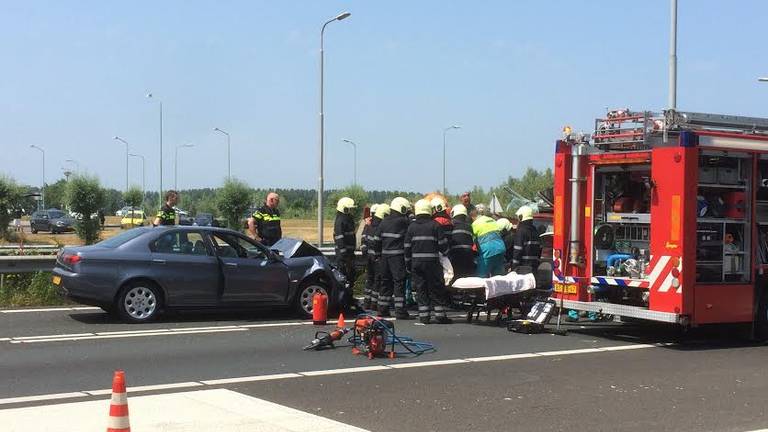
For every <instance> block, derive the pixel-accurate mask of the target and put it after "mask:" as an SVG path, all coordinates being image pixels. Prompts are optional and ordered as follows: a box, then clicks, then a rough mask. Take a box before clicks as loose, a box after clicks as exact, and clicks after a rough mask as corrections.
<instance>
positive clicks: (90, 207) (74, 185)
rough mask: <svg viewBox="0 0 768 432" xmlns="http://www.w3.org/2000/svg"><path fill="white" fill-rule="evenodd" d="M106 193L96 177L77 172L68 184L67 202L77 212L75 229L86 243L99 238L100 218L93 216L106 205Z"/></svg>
mask: <svg viewBox="0 0 768 432" xmlns="http://www.w3.org/2000/svg"><path fill="white" fill-rule="evenodd" d="M104 199H105V193H104V189H102V187H101V185H100V184H99V180H98V179H97V178H96V177H92V176H88V175H84V174H83V175H81V174H77V175H74V176H72V177H70V179H69V182H68V184H67V193H66V202H67V203H68V204H69V208H70V210H71V211H72V212H73V213H75V215H76V216H75V219H76V223H75V231H76V232H77V236H78V237H80V238H81V239H83V240H84V241H85V244H93V243H95V242H96V241H97V240H98V239H99V218H97V217H92V216H93V215H94V214H95V213H96V212H97V211H98V210H99V209H100V208H101V207H102V206H103V205H104Z"/></svg>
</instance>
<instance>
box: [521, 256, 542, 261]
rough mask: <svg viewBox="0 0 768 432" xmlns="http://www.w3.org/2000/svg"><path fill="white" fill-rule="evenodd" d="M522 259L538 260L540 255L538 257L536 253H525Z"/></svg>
mask: <svg viewBox="0 0 768 432" xmlns="http://www.w3.org/2000/svg"><path fill="white" fill-rule="evenodd" d="M520 259H524V260H537V259H539V257H537V256H535V255H523V256H521V257H520Z"/></svg>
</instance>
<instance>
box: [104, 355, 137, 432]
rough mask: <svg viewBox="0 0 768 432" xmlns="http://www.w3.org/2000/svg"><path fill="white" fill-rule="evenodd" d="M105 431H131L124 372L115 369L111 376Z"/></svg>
mask: <svg viewBox="0 0 768 432" xmlns="http://www.w3.org/2000/svg"><path fill="white" fill-rule="evenodd" d="M107 432H131V424H130V421H129V420H128V395H127V394H126V392H125V372H123V371H121V370H117V371H115V376H114V378H112V401H111V402H110V404H109V424H108V425H107Z"/></svg>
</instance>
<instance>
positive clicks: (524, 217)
mask: <svg viewBox="0 0 768 432" xmlns="http://www.w3.org/2000/svg"><path fill="white" fill-rule="evenodd" d="M517 217H518V219H519V220H520V223H518V224H517V231H516V232H515V243H514V246H513V247H514V250H513V251H512V270H515V271H517V273H531V272H535V271H536V270H537V269H538V268H539V261H540V260H541V243H540V242H539V230H537V229H536V227H535V226H534V225H533V209H531V207H529V206H527V205H525V206H522V207H520V208H519V209H518V210H517Z"/></svg>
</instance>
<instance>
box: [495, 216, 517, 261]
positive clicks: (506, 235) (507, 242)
mask: <svg viewBox="0 0 768 432" xmlns="http://www.w3.org/2000/svg"><path fill="white" fill-rule="evenodd" d="M496 225H498V226H499V230H500V232H499V235H501V239H502V240H504V249H505V252H504V260H505V261H506V262H507V263H509V264H511V263H512V251H513V250H514V247H513V246H514V245H515V230H514V227H513V226H512V222H510V221H509V219H507V218H500V219H496Z"/></svg>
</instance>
